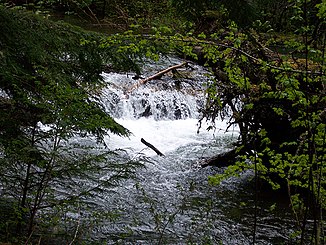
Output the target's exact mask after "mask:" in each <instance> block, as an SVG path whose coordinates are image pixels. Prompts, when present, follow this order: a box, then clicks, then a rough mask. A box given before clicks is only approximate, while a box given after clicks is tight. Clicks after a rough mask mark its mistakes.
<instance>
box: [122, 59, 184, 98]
mask: <svg viewBox="0 0 326 245" xmlns="http://www.w3.org/2000/svg"><path fill="white" fill-rule="evenodd" d="M187 64H188V63H187V62H183V63H181V64H178V65H174V66H170V67H169V68H167V69H164V70H162V71H159V72H158V73H155V74H154V75H152V76H149V77H146V78H144V79H141V80H139V81H138V82H136V83H135V84H133V85H132V86H130V87H129V88H127V90H126V92H125V93H126V94H129V93H131V92H132V91H134V90H136V89H137V88H139V86H141V85H143V84H146V83H147V82H149V81H151V80H154V79H156V78H160V77H161V76H163V75H164V74H165V73H168V72H169V71H173V70H175V69H178V68H180V67H183V66H186V65H187Z"/></svg>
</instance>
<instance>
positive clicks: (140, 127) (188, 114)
mask: <svg viewBox="0 0 326 245" xmlns="http://www.w3.org/2000/svg"><path fill="white" fill-rule="evenodd" d="M180 62H181V61H180V60H178V59H163V60H162V61H161V62H160V63H159V64H150V65H147V66H146V68H145V70H144V74H143V75H144V76H145V77H146V76H148V75H150V74H153V73H155V72H157V71H159V70H160V69H164V68H166V67H168V66H171V65H174V64H178V63H180ZM180 72H183V73H185V74H187V76H186V77H183V78H179V79H175V78H174V77H173V76H172V74H167V75H165V76H163V77H162V78H161V79H160V80H153V81H150V82H148V83H147V84H144V85H142V86H140V87H139V88H138V89H136V90H135V91H133V92H132V93H130V94H128V96H126V95H125V94H124V92H123V91H125V90H126V88H128V86H131V85H132V84H133V83H135V80H133V79H132V76H133V74H118V73H110V74H103V77H104V79H105V81H106V82H107V84H108V86H107V88H106V89H104V90H103V94H102V96H101V100H102V103H103V105H104V106H105V107H106V109H107V110H108V111H109V112H110V113H111V114H112V115H113V116H114V117H115V119H116V120H117V121H118V122H119V123H120V124H122V125H123V126H125V127H126V128H128V129H129V130H130V131H131V133H132V134H131V136H130V137H129V138H121V137H118V136H110V137H107V138H106V139H105V141H106V144H107V145H108V147H109V148H110V149H124V150H126V151H127V153H128V154H129V155H130V156H131V157H135V158H137V157H139V156H142V157H144V158H145V159H146V161H145V166H144V168H141V169H139V170H138V171H137V174H136V177H137V178H136V179H135V180H127V181H126V182H123V184H122V185H121V187H118V188H116V189H115V191H114V192H110V193H109V194H103V198H104V200H105V201H104V202H101V204H99V205H102V206H104V208H106V209H108V210H116V211H117V213H118V214H119V218H118V219H117V220H115V221H114V222H109V221H108V222H104V223H103V224H102V225H100V226H98V227H97V228H96V229H95V232H96V240H100V241H103V242H104V243H107V244H252V239H253V224H254V201H253V200H254V186H253V184H252V181H250V180H251V179H252V177H253V174H252V173H251V172H250V171H248V172H245V173H243V174H242V175H241V176H240V177H239V178H230V179H228V180H226V181H224V182H223V183H222V184H221V185H219V186H212V185H209V184H208V181H207V179H208V176H210V175H214V174H216V173H221V172H222V171H223V169H222V168H217V167H205V168H202V167H201V165H200V164H201V161H203V159H207V158H208V157H212V156H214V155H217V154H218V153H221V152H225V151H227V150H228V149H230V148H231V147H232V143H233V142H234V141H236V139H237V137H238V134H239V131H238V128H237V127H230V128H228V129H227V122H226V121H218V122H216V124H215V129H214V130H210V131H207V130H206V128H207V127H208V126H209V125H208V124H206V123H203V125H202V127H201V129H200V130H199V132H198V118H199V117H200V113H199V110H200V108H201V107H202V106H203V105H204V98H205V97H204V93H203V88H204V86H205V83H207V82H209V79H208V78H207V76H206V73H207V71H206V70H205V69H204V68H202V67H199V66H196V65H194V64H191V68H182V69H180ZM141 138H144V139H145V140H146V141H148V142H149V143H151V144H153V145H154V146H155V147H156V148H157V149H159V150H160V151H161V152H162V153H163V154H164V156H158V155H156V153H155V152H154V151H153V150H152V149H150V148H148V147H146V146H145V145H144V144H142V143H141V142H140V140H141ZM272 195H273V194H270V193H269V194H266V193H265V194H262V195H260V198H259V200H258V207H257V230H256V238H257V239H256V241H257V244H284V243H286V244H288V243H291V241H290V239H289V236H290V233H291V232H292V231H293V222H292V218H291V214H290V212H289V208H288V203H287V202H286V201H284V200H282V198H275V195H274V196H272Z"/></svg>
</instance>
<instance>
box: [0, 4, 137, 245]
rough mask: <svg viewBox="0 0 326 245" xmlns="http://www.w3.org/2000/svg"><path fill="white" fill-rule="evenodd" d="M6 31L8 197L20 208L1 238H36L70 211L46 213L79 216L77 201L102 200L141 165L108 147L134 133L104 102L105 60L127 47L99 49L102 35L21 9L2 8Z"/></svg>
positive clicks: (1, 120) (1, 100) (1, 110)
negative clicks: (114, 138)
mask: <svg viewBox="0 0 326 245" xmlns="http://www.w3.org/2000/svg"><path fill="white" fill-rule="evenodd" d="M0 30H1V33H3V34H2V35H1V36H0V63H1V66H0V124H1V128H0V179H1V196H2V198H3V200H4V202H8V203H9V202H13V207H14V210H13V211H12V215H11V216H10V217H7V219H6V220H2V219H1V222H0V223H1V224H0V226H1V228H5V229H1V231H6V232H4V233H2V232H1V234H0V239H1V240H2V241H4V242H5V241H8V242H14V240H13V239H15V238H18V239H21V241H24V242H26V243H28V242H33V241H32V240H33V239H34V238H36V237H34V236H32V235H34V234H35V233H36V234H37V233H38V232H41V234H42V232H43V234H44V232H50V233H51V232H53V231H51V227H48V226H49V225H50V224H49V223H47V220H57V221H58V222H59V220H61V219H60V218H59V217H60V216H59V217H57V215H59V214H62V213H55V212H54V213H53V216H52V217H48V219H42V215H45V216H46V215H50V214H51V210H53V209H54V208H59V209H60V207H66V208H67V209H69V208H70V209H71V210H73V209H74V211H71V212H75V213H78V208H76V204H77V203H78V205H79V208H80V209H82V208H84V207H86V206H88V205H89V204H86V200H87V197H90V196H91V197H92V198H100V196H101V195H100V193H102V192H105V191H108V190H109V189H110V188H112V187H113V186H116V185H117V184H118V183H119V180H123V179H128V178H131V177H132V176H133V172H134V170H135V169H136V168H137V167H138V166H140V164H139V162H138V161H132V160H131V159H129V158H128V157H127V156H125V154H124V153H123V152H120V153H119V152H112V151H110V150H109V149H107V148H106V147H105V142H104V137H105V136H106V135H107V134H108V133H109V132H111V133H114V134H117V135H120V136H127V135H129V131H128V130H127V129H125V128H124V127H122V126H121V125H119V124H118V123H116V122H115V121H114V120H113V118H111V117H110V115H108V114H107V112H105V110H104V108H103V106H102V105H101V104H100V103H99V102H98V101H97V93H98V91H99V90H100V89H101V88H102V87H103V85H104V83H103V81H102V77H101V71H102V67H103V65H104V63H106V62H110V61H112V60H113V61H114V60H115V59H117V57H118V55H121V56H122V55H123V54H122V53H123V51H121V53H119V54H114V53H109V50H104V49H100V48H99V44H100V41H101V39H102V36H101V35H98V34H94V33H88V32H84V31H82V30H81V29H78V28H73V27H71V26H68V25H65V24H59V23H53V22H50V21H47V20H46V19H44V18H42V17H36V16H34V15H32V14H30V13H28V12H24V11H21V10H9V9H5V8H2V7H1V8H0ZM125 51H127V50H125ZM112 52H113V51H112ZM115 55H116V56H115ZM126 57H127V56H126ZM109 58H110V59H109ZM127 58H128V59H125V60H128V61H129V62H130V58H129V57H127ZM76 142H79V143H76ZM99 143H100V144H99ZM11 200H15V201H11ZM85 205H86V206H85ZM1 211H2V210H1ZM41 211H42V212H41ZM42 220H43V221H44V223H43V222H42ZM68 223H69V222H68ZM36 224H37V225H36ZM74 224H76V221H75V220H72V221H71V223H69V226H72V225H74ZM43 225H46V226H44V227H43ZM42 227H43V228H42ZM52 228H53V227H52ZM37 229H38V230H37ZM85 232H86V231H85ZM14 234H16V235H15V236H13V235H14ZM45 236H46V235H45ZM29 239H32V240H31V241H30V240H29ZM70 239H73V238H70ZM70 241H71V240H70Z"/></svg>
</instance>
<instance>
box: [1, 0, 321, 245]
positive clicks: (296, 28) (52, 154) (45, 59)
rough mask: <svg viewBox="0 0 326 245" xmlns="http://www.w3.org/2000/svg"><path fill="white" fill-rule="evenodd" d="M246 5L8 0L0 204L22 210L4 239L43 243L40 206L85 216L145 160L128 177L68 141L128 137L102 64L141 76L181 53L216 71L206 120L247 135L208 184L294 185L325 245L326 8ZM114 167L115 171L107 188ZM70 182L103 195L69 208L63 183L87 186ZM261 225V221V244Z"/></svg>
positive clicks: (297, 209) (299, 215) (9, 218)
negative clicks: (110, 107) (75, 21)
mask: <svg viewBox="0 0 326 245" xmlns="http://www.w3.org/2000/svg"><path fill="white" fill-rule="evenodd" d="M235 2H236V4H235V3H234V1H232V4H230V3H231V2H230V1H223V0H221V1H208V0H207V1H199V0H198V1H190V0H183V1H174V0H170V1H168V0H166V1H155V0H146V1H145V0H143V1H137V0H132V1H106V0H104V1H98V0H93V1H83V2H76V1H63V2H62V1H33V2H30V3H29V2H26V1H24V2H21V1H19V0H16V1H10V2H9V1H8V2H5V3H4V5H3V6H2V7H1V8H0V32H1V33H2V34H1V37H0V60H1V66H0V89H1V97H0V113H1V114H0V122H1V129H0V150H1V155H0V169H1V171H0V172H1V173H0V177H1V185H0V187H1V191H2V193H1V195H2V197H3V199H4V201H5V204H4V208H3V209H6V208H8V205H9V204H10V205H11V203H14V205H13V206H14V207H15V208H14V209H11V212H8V213H7V214H6V216H5V217H4V219H1V220H5V222H2V223H1V224H0V225H1V231H2V232H1V236H2V237H3V241H10V242H18V240H17V241H15V240H12V239H11V237H12V234H17V236H16V238H17V239H21V241H22V240H24V242H26V241H28V242H29V241H31V242H32V241H33V239H35V238H36V237H37V236H36V235H35V234H36V232H38V230H40V226H41V225H40V223H38V222H40V221H39V220H37V219H36V217H37V215H38V214H39V213H40V212H41V211H42V210H43V209H44V210H49V209H50V208H51V209H52V210H55V208H58V209H59V207H60V208H61V207H65V208H68V206H69V208H71V209H73V210H75V212H76V210H77V209H79V208H80V206H78V205H82V202H81V200H82V197H83V196H85V195H96V193H97V192H98V191H100V190H101V187H102V186H111V185H113V184H115V183H116V180H118V179H120V178H129V176H130V175H132V169H134V167H136V166H137V165H138V162H132V163H133V164H132V163H130V164H128V165H127V166H128V169H126V168H125V167H126V165H122V164H120V163H121V162H125V161H129V160H128V159H121V158H120V157H118V155H117V154H116V153H114V152H110V151H108V150H106V149H105V148H104V147H102V148H101V147H98V145H96V144H95V143H93V145H91V146H89V145H87V146H85V145H73V144H71V142H70V141H69V140H70V139H71V137H72V136H77V137H80V138H81V139H82V138H85V139H86V138H89V136H94V137H95V141H96V140H97V142H100V143H101V142H102V143H103V137H104V135H105V134H107V133H108V131H110V132H112V133H116V134H119V135H122V136H125V135H128V130H127V129H125V128H123V127H121V126H120V125H119V124H117V123H116V122H115V121H114V120H113V119H112V118H111V117H110V116H109V115H107V114H106V113H105V111H104V110H103V108H102V107H101V106H100V104H99V103H97V101H96V97H95V96H94V93H96V91H97V90H98V89H100V88H101V86H102V83H101V77H100V73H101V71H102V68H103V67H104V65H106V64H110V66H112V68H113V69H132V70H134V71H136V72H138V73H139V72H140V70H139V68H138V65H139V64H140V63H141V62H142V60H143V59H144V58H151V59H157V58H158V57H159V56H160V55H162V54H167V53H171V52H173V53H177V54H178V55H182V56H183V57H187V58H189V59H190V58H191V59H194V60H197V61H198V62H200V63H202V64H204V65H206V66H207V67H209V68H210V69H211V81H212V82H211V83H210V84H208V86H207V91H206V92H207V101H206V106H205V109H204V110H203V111H202V119H201V120H206V119H207V120H210V121H211V122H212V127H213V126H214V121H215V120H216V119H217V118H220V117H222V118H230V122H229V123H230V125H231V124H234V123H236V124H238V125H239V127H240V131H241V132H240V138H239V142H238V143H237V146H235V153H236V155H237V156H238V157H237V159H235V160H234V164H232V165H230V166H229V167H228V168H227V170H226V171H225V172H224V174H221V175H216V176H211V177H209V181H210V182H211V183H212V184H217V183H219V182H220V181H222V180H223V179H224V178H228V177H229V176H234V175H235V176H237V175H239V174H240V173H241V172H242V171H245V170H247V169H253V171H254V172H255V181H256V183H257V188H258V180H259V179H265V180H267V182H269V183H270V184H271V186H272V187H273V188H275V189H277V188H280V187H281V186H283V187H284V186H285V187H286V190H287V192H288V194H289V198H290V200H291V206H292V209H293V213H294V218H295V219H296V221H297V224H298V233H297V234H294V236H297V241H298V243H300V244H307V243H310V244H324V243H325V231H324V226H325V218H324V216H323V211H324V210H325V204H326V200H325V198H326V190H325V185H326V183H325V182H326V180H325V171H326V168H325V158H326V150H325V147H326V129H325V125H326V101H325V100H326V96H325V95H326V85H325V84H326V79H325V47H326V37H325V33H326V32H325V25H326V3H325V1H317V0H314V1H312V0H298V1H235ZM21 9H24V10H29V12H26V11H24V10H21ZM49 11H50V12H49ZM53 11H55V12H59V13H61V14H65V15H74V16H76V17H78V18H81V19H82V20H88V21H90V22H92V23H93V24H94V25H97V26H105V25H110V26H112V27H115V28H119V32H120V33H119V34H115V35H109V36H104V35H102V34H98V33H94V32H86V31H84V30H82V29H80V28H76V27H72V26H69V25H66V24H63V23H55V22H51V21H48V20H47V18H46V16H47V15H48V14H49V13H50V14H51V13H53ZM31 12H34V13H37V14H38V15H39V16H38V17H36V16H35V15H34V14H32V13H31ZM127 28H128V30H126V29H127ZM129 28H131V29H129ZM44 125H46V126H47V127H48V129H47V130H44V127H43V126H44ZM94 145H95V146H94ZM108 162H110V164H107V163H108ZM129 167H130V168H129ZM90 172H92V175H89V174H88V173H90ZM107 172H113V173H116V174H113V176H114V177H112V179H108V180H106V181H104V182H98V181H97V180H99V179H100V178H99V176H101V174H103V173H107ZM72 176H78V177H79V178H82V179H83V178H84V179H85V180H88V181H90V183H92V186H94V185H95V186H96V188H92V187H91V186H87V185H86V186H85V188H82V189H78V190H79V192H78V193H77V194H75V195H70V196H69V197H66V200H67V201H63V200H61V199H59V200H58V196H57V195H56V193H57V192H58V191H59V190H58V189H57V187H58V185H59V186H60V185H62V184H63V183H65V185H70V186H76V185H78V183H75V182H74V181H73V178H71V177H72ZM54 187H56V188H54ZM62 188H63V187H62ZM257 191H258V189H257ZM15 200H18V202H16V201H15ZM77 203H78V205H77ZM70 204H71V205H70ZM1 207H2V206H1ZM53 217H58V216H55V215H54V216H53ZM308 220H313V222H312V224H309V225H308ZM56 221H57V222H59V221H58V220H56ZM256 222H257V219H256V218H255V221H254V224H253V227H254V228H253V230H254V234H253V243H254V242H255V229H256V224H257V223H256ZM54 223H55V221H54V220H52V221H51V222H49V223H46V222H45V223H44V224H43V225H45V226H46V225H53V224H54ZM48 228H49V227H45V230H46V229H48ZM49 231H50V233H51V229H50V230H49ZM17 232H18V233H17ZM69 239H73V238H71V237H70V238H68V240H69Z"/></svg>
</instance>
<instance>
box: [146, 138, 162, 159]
mask: <svg viewBox="0 0 326 245" xmlns="http://www.w3.org/2000/svg"><path fill="white" fill-rule="evenodd" d="M140 141H141V142H142V143H143V144H144V145H146V146H148V147H149V148H151V149H152V150H153V151H155V152H156V154H157V155H159V156H164V154H163V153H162V152H160V151H159V150H158V149H157V148H156V147H155V146H153V145H152V144H150V143H148V142H147V141H146V140H144V139H143V138H141V140H140Z"/></svg>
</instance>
